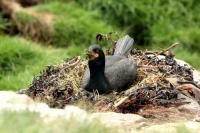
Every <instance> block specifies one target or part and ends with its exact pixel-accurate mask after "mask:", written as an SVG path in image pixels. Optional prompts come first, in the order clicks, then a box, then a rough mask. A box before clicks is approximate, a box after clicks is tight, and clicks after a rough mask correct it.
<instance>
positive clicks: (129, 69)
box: [81, 35, 136, 94]
mask: <svg viewBox="0 0 200 133" xmlns="http://www.w3.org/2000/svg"><path fill="white" fill-rule="evenodd" d="M133 43H134V40H133V39H132V38H131V37H129V36H128V35H126V36H124V37H123V38H121V39H119V40H118V41H117V43H116V48H115V52H114V55H111V56H106V57H105V54H104V52H103V50H102V49H101V47H100V46H99V45H91V46H90V47H89V48H88V51H87V53H86V54H87V56H88V58H89V61H88V68H87V69H86V71H85V73H84V75H83V79H82V83H81V87H82V88H83V89H85V90H86V91H90V92H93V91H95V90H97V91H98V93H99V94H103V93H109V92H111V91H113V90H115V91H122V90H125V89H127V87H128V86H130V85H131V84H132V83H133V82H134V80H135V78H136V65H135V63H134V62H133V61H132V60H130V59H128V54H129V52H130V50H131V48H132V45H133Z"/></svg>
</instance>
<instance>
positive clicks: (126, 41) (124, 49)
mask: <svg viewBox="0 0 200 133" xmlns="http://www.w3.org/2000/svg"><path fill="white" fill-rule="evenodd" d="M133 43H134V40H133V38H131V37H130V36H129V35H126V36H124V37H123V38H120V39H119V40H118V41H117V44H116V48H115V52H114V55H121V56H126V57H127V56H128V54H129V52H130V50H131V48H132V46H133Z"/></svg>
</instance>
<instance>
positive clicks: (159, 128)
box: [134, 121, 200, 133]
mask: <svg viewBox="0 0 200 133" xmlns="http://www.w3.org/2000/svg"><path fill="white" fill-rule="evenodd" d="M199 130H200V123H198V122H192V121H186V122H178V123H165V124H161V125H152V126H148V127H144V128H142V129H141V130H140V131H139V133H146V132H147V133H148V132H150V133H155V132H156V133H157V132H158V133H177V132H180V133H181V132H188V133H189V132H192V133H197V132H199ZM134 133H135V132H134Z"/></svg>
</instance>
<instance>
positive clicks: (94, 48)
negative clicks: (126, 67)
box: [86, 45, 105, 61]
mask: <svg viewBox="0 0 200 133" xmlns="http://www.w3.org/2000/svg"><path fill="white" fill-rule="evenodd" d="M86 55H87V57H88V58H89V61H93V60H101V59H103V58H104V59H105V55H104V52H103V50H102V49H101V47H100V46H99V45H91V46H90V47H89V48H88V50H87V52H86Z"/></svg>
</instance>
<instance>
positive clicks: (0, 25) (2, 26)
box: [0, 13, 5, 33]
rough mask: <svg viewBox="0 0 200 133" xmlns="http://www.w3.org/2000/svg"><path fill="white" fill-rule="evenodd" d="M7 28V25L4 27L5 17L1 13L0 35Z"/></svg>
mask: <svg viewBox="0 0 200 133" xmlns="http://www.w3.org/2000/svg"><path fill="white" fill-rule="evenodd" d="M4 28H5V25H4V21H3V16H2V14H1V13H0V33H2V30H3V29H4Z"/></svg>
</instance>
